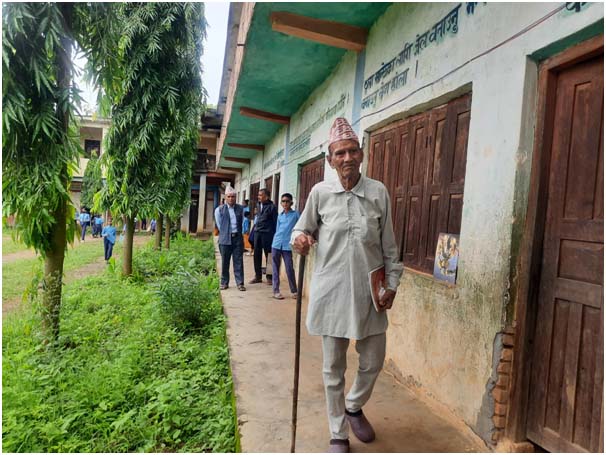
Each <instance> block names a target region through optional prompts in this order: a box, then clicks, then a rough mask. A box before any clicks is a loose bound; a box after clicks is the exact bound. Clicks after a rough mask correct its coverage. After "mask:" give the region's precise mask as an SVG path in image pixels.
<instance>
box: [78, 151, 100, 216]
mask: <svg viewBox="0 0 606 455" xmlns="http://www.w3.org/2000/svg"><path fill="white" fill-rule="evenodd" d="M102 188H103V173H102V170H101V161H100V160H99V159H98V158H97V157H96V156H95V155H93V156H91V158H90V160H89V161H88V164H87V165H86V169H85V170H84V176H83V177H82V193H81V196H80V204H81V205H83V206H84V207H87V208H89V209H92V208H93V205H94V195H95V193H98V192H99V191H101V189H102ZM96 211H97V212H100V211H101V210H96Z"/></svg>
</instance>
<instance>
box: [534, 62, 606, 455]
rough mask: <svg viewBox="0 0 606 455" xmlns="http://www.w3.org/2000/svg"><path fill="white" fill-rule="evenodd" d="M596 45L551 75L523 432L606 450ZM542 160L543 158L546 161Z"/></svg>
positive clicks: (576, 447) (554, 447)
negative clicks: (545, 182) (540, 236)
mask: <svg viewBox="0 0 606 455" xmlns="http://www.w3.org/2000/svg"><path fill="white" fill-rule="evenodd" d="M603 68H604V63H603V55H600V56H599V57H597V58H593V59H592V60H589V61H584V62H582V63H578V64H576V65H574V66H572V67H568V68H567V69H564V70H562V71H561V72H559V73H557V74H556V75H555V76H554V77H555V82H554V84H555V90H554V91H555V93H554V94H555V105H554V107H553V109H551V111H550V110H549V109H548V110H547V112H546V118H547V119H549V120H546V128H550V131H552V133H550V140H549V141H546V145H545V147H549V146H550V147H551V153H545V156H546V157H550V158H549V160H550V161H549V163H547V164H546V166H548V169H549V174H548V175H549V182H548V186H547V188H548V190H547V191H548V194H547V195H546V198H547V209H546V218H545V228H544V236H543V252H542V263H541V276H540V283H539V286H538V301H537V316H536V326H535V331H534V336H533V339H534V346H533V359H532V370H531V377H530V394H529V404H528V421H527V435H528V438H529V439H530V440H532V441H533V442H535V443H537V444H538V445H540V446H542V447H543V448H545V449H547V450H549V451H554V452H571V451H572V452H587V451H589V452H597V451H603V447H604V444H603V420H604V414H603V410H602V409H603V403H602V396H603V377H604V370H603V357H604V355H603V331H604V327H603V317H604V316H603V311H604V307H603V302H604V297H603V296H604V294H603V279H604V277H603V266H604V264H603V260H604V259H603V258H604V236H603V228H604V194H603V186H604V136H603V112H604V106H603V96H604V79H603ZM546 168H547V167H546Z"/></svg>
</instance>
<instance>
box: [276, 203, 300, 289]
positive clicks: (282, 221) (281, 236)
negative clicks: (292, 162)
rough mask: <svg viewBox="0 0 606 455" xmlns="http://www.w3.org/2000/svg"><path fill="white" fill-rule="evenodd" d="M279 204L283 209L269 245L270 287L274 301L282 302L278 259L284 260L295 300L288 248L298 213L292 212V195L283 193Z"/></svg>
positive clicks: (293, 275)
mask: <svg viewBox="0 0 606 455" xmlns="http://www.w3.org/2000/svg"><path fill="white" fill-rule="evenodd" d="M280 204H281V205H282V208H283V209H284V210H283V211H282V213H280V214H279V215H278V224H277V225H276V234H275V235H274V240H273V242H272V244H271V260H272V271H273V277H272V285H273V293H274V299H278V300H282V299H284V296H283V295H282V294H281V293H280V259H281V258H284V267H286V277H287V278H288V285H289V286H290V293H291V295H292V297H293V298H295V299H296V298H297V283H296V281H295V269H294V268H293V265H292V251H291V248H290V236H291V234H292V229H293V228H294V227H295V224H296V223H297V221H299V212H297V211H296V210H292V194H290V193H284V194H283V195H282V197H281V198H280Z"/></svg>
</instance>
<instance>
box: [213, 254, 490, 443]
mask: <svg viewBox="0 0 606 455" xmlns="http://www.w3.org/2000/svg"><path fill="white" fill-rule="evenodd" d="M216 256H217V269H218V270H221V256H220V255H219V253H218V248H216ZM244 270H245V280H246V282H245V284H246V287H247V291H246V292H241V291H238V289H237V287H236V283H235V280H234V277H233V274H232V276H231V279H230V286H229V289H227V290H225V291H221V298H222V300H223V305H224V308H225V313H226V315H227V320H228V322H227V336H228V339H229V348H230V356H231V368H232V373H233V379H234V387H235V392H236V406H237V413H238V423H239V430H240V435H241V444H242V452H289V451H290V435H291V424H290V422H291V412H292V387H293V365H294V334H295V306H296V301H295V300H293V299H291V298H287V299H285V300H281V301H279V300H274V299H273V298H271V296H272V293H271V286H268V285H266V284H265V283H262V284H254V285H249V284H248V281H250V280H251V279H252V278H253V277H254V267H253V261H252V257H250V256H244ZM281 284H282V286H281V290H282V292H283V294H284V295H285V296H286V295H289V294H288V292H287V291H288V284H287V283H286V282H285V281H284V280H282V283H281ZM305 313H306V305H305V302H304V305H303V323H302V339H301V363H300V380H299V406H298V424H297V442H296V451H297V452H313V453H318V452H325V451H326V450H327V449H328V441H329V439H330V436H329V433H328V428H327V417H326V410H325V402H324V388H323V385H322V370H321V365H322V349H321V340H320V338H319V337H311V336H309V335H308V334H307V330H306V329H305V322H304V321H305ZM348 364H349V368H348V370H347V378H346V381H347V383H346V390H348V389H349V386H350V385H351V383H352V380H353V375H354V373H355V370H356V368H357V357H356V354H355V349H354V346H353V344H352V346H350V349H349V353H348ZM364 411H365V413H366V415H367V416H368V418H369V420H370V421H371V422H372V423H373V426H374V428H375V431H376V434H377V439H376V440H375V441H374V442H372V443H370V444H363V443H361V442H359V441H358V440H357V439H356V438H355V436H353V434H352V435H350V443H351V451H352V452H480V451H487V449H486V447H485V446H484V445H483V444H482V442H481V441H480V440H479V438H477V437H476V436H475V435H474V434H473V433H472V432H471V430H469V429H468V428H467V427H465V426H464V425H463V424H460V423H458V422H454V423H453V421H452V419H450V420H447V419H445V418H443V417H441V416H440V415H438V414H437V412H436V411H433V410H432V409H431V408H430V407H429V405H428V404H426V403H424V402H423V401H421V400H420V399H419V398H418V396H417V395H415V394H414V393H412V392H411V391H409V390H408V389H407V388H405V387H404V386H402V385H401V384H399V383H398V382H396V380H395V379H394V378H393V377H392V376H391V375H389V374H388V373H385V372H383V373H381V375H380V376H379V379H378V381H377V384H376V386H375V390H374V393H373V396H372V398H371V400H370V402H369V403H368V404H367V405H366V406H365V408H364Z"/></svg>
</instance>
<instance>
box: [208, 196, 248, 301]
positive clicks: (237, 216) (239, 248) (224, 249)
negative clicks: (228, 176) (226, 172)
mask: <svg viewBox="0 0 606 455" xmlns="http://www.w3.org/2000/svg"><path fill="white" fill-rule="evenodd" d="M225 199H226V200H227V203H226V204H222V205H220V206H219V207H217V208H216V209H215V222H216V223H217V228H218V229H219V252H220V253H221V290H225V289H227V288H228V287H229V263H230V261H231V259H232V258H233V263H234V275H235V276H236V284H237V286H238V289H239V290H240V291H246V288H245V287H244V258H243V257H242V256H243V254H244V240H243V238H242V221H243V218H244V209H243V208H242V206H241V205H240V204H236V190H234V189H233V188H232V187H231V186H228V187H227V189H226V190H225Z"/></svg>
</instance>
